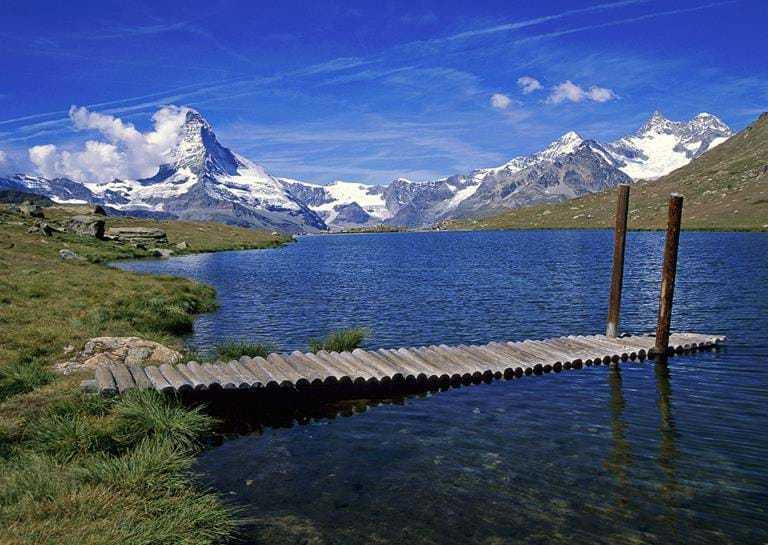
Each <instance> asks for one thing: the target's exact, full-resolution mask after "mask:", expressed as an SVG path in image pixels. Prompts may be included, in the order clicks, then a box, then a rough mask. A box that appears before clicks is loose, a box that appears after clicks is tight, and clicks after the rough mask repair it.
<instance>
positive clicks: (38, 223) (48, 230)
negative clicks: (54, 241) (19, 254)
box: [27, 219, 63, 237]
mask: <svg viewBox="0 0 768 545" xmlns="http://www.w3.org/2000/svg"><path fill="white" fill-rule="evenodd" d="M27 233H30V234H32V233H40V234H41V235H45V236H47V237H49V236H51V235H52V234H53V233H63V231H62V230H61V229H59V228H58V227H54V226H53V225H50V224H49V223H47V222H44V221H43V220H40V219H37V220H35V223H33V224H32V227H30V228H29V229H28V230H27Z"/></svg>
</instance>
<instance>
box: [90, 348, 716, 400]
mask: <svg viewBox="0 0 768 545" xmlns="http://www.w3.org/2000/svg"><path fill="white" fill-rule="evenodd" d="M724 341H725V337H722V336H717V335H700V334H695V333H675V334H671V335H670V337H669V349H668V350H669V353H670V354H674V353H682V352H686V351H692V350H700V349H707V348H713V347H717V346H719V345H720V344H721V343H723V342H724ZM655 343H656V339H655V337H651V336H626V337H616V338H613V337H607V336H605V335H592V336H567V337H557V338H553V339H547V340H541V341H536V340H525V341H519V342H501V343H489V344H485V345H458V346H446V345H439V346H422V347H418V348H399V349H380V350H362V349H357V350H354V351H352V352H341V353H339V352H325V351H320V352H318V353H316V354H313V353H302V352H298V351H297V352H292V353H290V354H270V355H269V356H268V357H267V358H249V357H247V356H244V357H242V358H240V360H237V361H229V362H224V361H219V362H216V363H202V364H201V363H197V362H194V361H191V362H189V363H180V364H177V365H169V364H165V365H161V366H159V367H140V366H131V367H128V366H126V365H123V364H115V365H108V366H102V367H99V368H97V369H96V374H95V380H91V381H85V382H84V383H83V388H84V389H87V390H90V391H94V390H95V391H98V392H100V393H101V394H102V395H115V394H119V393H123V392H125V391H127V390H130V389H132V388H139V389H155V390H158V391H160V392H167V393H171V392H174V393H182V394H183V393H185V392H193V391H201V390H217V389H221V390H243V389H289V390H306V389H310V388H312V387H315V386H324V385H325V386H329V385H335V384H342V385H343V384H347V385H350V386H354V385H383V386H386V385H389V384H392V385H393V386H394V385H397V384H398V383H401V384H405V383H410V384H414V383H416V384H429V383H432V384H444V385H455V386H458V385H460V384H469V383H471V382H479V381H481V380H485V381H488V380H492V379H512V378H520V377H522V376H524V375H532V374H537V375H538V374H542V373H549V372H560V371H562V370H567V369H581V368H582V367H584V366H590V365H600V364H610V363H619V362H621V361H626V360H631V359H644V358H646V357H651V358H653V357H655V348H654V346H655Z"/></svg>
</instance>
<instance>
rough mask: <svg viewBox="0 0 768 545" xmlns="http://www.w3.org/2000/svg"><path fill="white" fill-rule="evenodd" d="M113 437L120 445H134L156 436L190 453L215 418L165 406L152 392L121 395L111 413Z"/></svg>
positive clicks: (199, 412) (190, 410)
mask: <svg viewBox="0 0 768 545" xmlns="http://www.w3.org/2000/svg"><path fill="white" fill-rule="evenodd" d="M113 416H114V424H113V429H114V437H115V439H116V440H117V441H118V442H119V443H120V444H126V445H130V444H134V443H137V442H139V441H140V440H142V439H143V438H145V437H157V438H159V439H162V440H165V441H168V442H169V443H171V444H173V445H177V446H179V447H182V448H184V449H186V450H191V449H193V447H194V443H195V441H196V439H197V438H198V437H200V436H201V435H203V434H204V433H205V432H206V431H207V430H209V429H211V428H212V427H213V424H214V423H215V419H213V418H212V417H210V416H208V415H206V414H203V413H202V412H201V410H200V408H194V409H188V408H184V407H182V406H181V405H180V404H179V403H178V402H177V403H168V402H166V401H165V397H164V396H162V394H159V393H158V392H155V391H154V390H146V391H138V390H136V391H131V392H128V393H126V394H124V395H123V396H122V397H121V399H120V403H119V404H118V405H117V406H116V407H115V409H114V411H113Z"/></svg>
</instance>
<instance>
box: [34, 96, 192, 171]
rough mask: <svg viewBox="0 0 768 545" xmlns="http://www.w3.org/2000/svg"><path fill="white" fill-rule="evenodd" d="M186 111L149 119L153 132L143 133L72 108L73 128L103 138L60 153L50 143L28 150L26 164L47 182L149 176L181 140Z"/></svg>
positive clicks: (168, 109)
mask: <svg viewBox="0 0 768 545" xmlns="http://www.w3.org/2000/svg"><path fill="white" fill-rule="evenodd" d="M187 111H188V108H184V107H177V106H167V107H165V108H161V109H160V110H158V111H157V112H155V114H154V115H153V116H152V121H153V128H152V130H151V131H149V132H146V133H143V132H141V131H139V130H138V129H136V127H134V126H133V125H132V124H131V123H126V122H124V121H123V120H122V119H120V118H117V117H114V116H111V115H105V114H100V113H97V112H91V111H89V110H88V109H86V108H77V107H75V106H73V107H72V108H70V110H69V117H70V119H71V120H72V125H73V126H74V128H75V129H77V130H81V131H96V132H98V133H100V135H101V137H102V138H101V139H99V140H88V141H86V142H85V144H84V145H83V148H82V149H78V150H73V151H71V150H67V149H60V148H59V147H58V146H55V145H53V144H45V145H41V146H34V147H32V148H30V149H29V160H30V161H32V164H34V165H35V169H36V171H37V173H38V174H40V175H42V176H45V177H47V178H54V177H68V178H73V179H75V180H79V181H88V182H108V181H111V180H114V179H115V178H121V179H136V178H146V177H148V176H152V175H153V174H155V173H156V172H157V168H158V167H159V166H160V165H161V164H162V163H164V162H165V161H166V159H167V158H168V153H169V152H170V151H171V149H173V147H174V146H175V145H176V144H177V143H178V142H179V139H180V138H181V126H182V124H183V123H184V119H185V117H186V114H187Z"/></svg>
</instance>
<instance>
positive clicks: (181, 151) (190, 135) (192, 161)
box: [161, 107, 241, 176]
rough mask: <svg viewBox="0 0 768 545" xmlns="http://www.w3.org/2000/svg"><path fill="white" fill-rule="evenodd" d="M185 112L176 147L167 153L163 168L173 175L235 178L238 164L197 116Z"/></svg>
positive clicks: (192, 112)
mask: <svg viewBox="0 0 768 545" xmlns="http://www.w3.org/2000/svg"><path fill="white" fill-rule="evenodd" d="M185 110H186V114H185V116H184V122H183V123H182V125H181V127H180V139H179V143H178V144H177V145H176V147H175V148H174V149H172V150H171V153H170V158H171V160H170V162H169V164H168V165H165V168H166V169H169V168H170V169H172V170H175V171H178V170H181V169H189V170H190V171H191V172H192V173H194V174H196V175H197V176H204V175H206V174H210V175H215V174H228V175H231V176H234V175H236V174H237V169H238V167H239V166H241V162H239V161H238V159H237V158H236V157H235V155H234V154H233V153H232V152H231V151H230V150H228V149H227V148H225V147H224V146H222V145H221V144H220V143H219V141H218V140H217V138H216V133H214V132H213V129H212V128H211V125H210V124H209V123H208V121H207V120H206V119H205V118H204V117H203V116H202V114H201V113H200V112H198V111H197V110H195V109H193V108H188V107H185ZM162 170H163V167H161V171H162Z"/></svg>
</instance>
